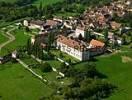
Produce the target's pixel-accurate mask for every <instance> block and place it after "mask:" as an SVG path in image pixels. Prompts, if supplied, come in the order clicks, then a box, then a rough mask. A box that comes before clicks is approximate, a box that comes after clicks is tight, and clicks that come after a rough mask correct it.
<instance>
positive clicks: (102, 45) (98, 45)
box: [90, 39, 105, 47]
mask: <svg viewBox="0 0 132 100" xmlns="http://www.w3.org/2000/svg"><path fill="white" fill-rule="evenodd" d="M90 45H92V46H93V47H104V46H105V43H103V42H101V41H98V40H94V39H92V40H91V41H90Z"/></svg>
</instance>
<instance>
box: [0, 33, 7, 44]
mask: <svg viewBox="0 0 132 100" xmlns="http://www.w3.org/2000/svg"><path fill="white" fill-rule="evenodd" d="M7 40H8V39H7V38H6V37H5V36H3V35H2V34H1V33H0V44H2V43H3V42H5V41H7Z"/></svg>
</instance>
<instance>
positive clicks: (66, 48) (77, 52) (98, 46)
mask: <svg viewBox="0 0 132 100" xmlns="http://www.w3.org/2000/svg"><path fill="white" fill-rule="evenodd" d="M104 46H105V44H104V43H102V42H100V41H97V40H92V41H91V42H90V45H89V44H88V43H86V44H83V43H82V42H80V41H76V40H73V39H71V38H68V37H65V36H62V35H59V36H58V39H57V49H60V50H61V51H62V52H65V53H67V54H69V55H71V56H73V57H75V58H77V59H79V60H80V61H84V60H88V59H89V58H90V56H95V55H98V54H101V53H103V52H104Z"/></svg>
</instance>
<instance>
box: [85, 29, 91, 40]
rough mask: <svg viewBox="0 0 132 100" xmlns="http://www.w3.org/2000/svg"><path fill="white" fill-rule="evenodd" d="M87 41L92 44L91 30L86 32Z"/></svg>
mask: <svg viewBox="0 0 132 100" xmlns="http://www.w3.org/2000/svg"><path fill="white" fill-rule="evenodd" d="M86 40H87V41H88V42H90V40H91V31H90V29H87V30H86Z"/></svg>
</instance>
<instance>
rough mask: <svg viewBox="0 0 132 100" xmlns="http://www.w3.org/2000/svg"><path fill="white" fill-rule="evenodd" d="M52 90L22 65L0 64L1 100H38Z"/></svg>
mask: <svg viewBox="0 0 132 100" xmlns="http://www.w3.org/2000/svg"><path fill="white" fill-rule="evenodd" d="M47 91H48V92H47ZM51 92H52V89H51V88H49V87H48V86H46V85H45V84H44V83H42V82H41V81H39V80H38V79H36V78H35V77H34V76H33V75H32V74H31V73H29V72H28V71H26V70H25V69H24V68H23V67H22V66H21V65H19V64H12V63H7V64H5V65H0V100H1V99H2V100H11V99H12V100H38V99H39V98H41V97H43V96H46V95H49V93H51Z"/></svg>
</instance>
